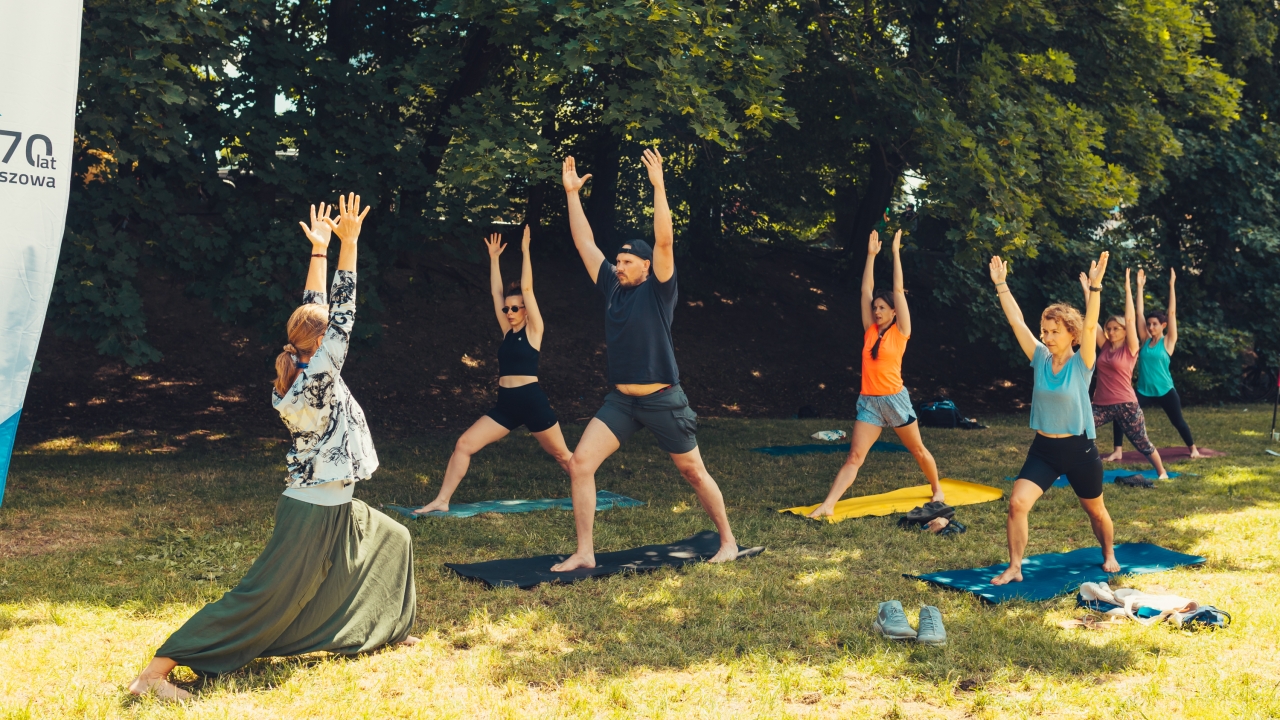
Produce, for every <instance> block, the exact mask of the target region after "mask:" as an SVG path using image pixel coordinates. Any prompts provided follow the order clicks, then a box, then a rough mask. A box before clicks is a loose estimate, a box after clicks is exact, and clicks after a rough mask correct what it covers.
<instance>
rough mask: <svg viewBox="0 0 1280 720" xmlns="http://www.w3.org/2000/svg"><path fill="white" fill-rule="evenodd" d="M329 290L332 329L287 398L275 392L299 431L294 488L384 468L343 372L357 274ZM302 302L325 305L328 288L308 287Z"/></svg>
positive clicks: (292, 464)
mask: <svg viewBox="0 0 1280 720" xmlns="http://www.w3.org/2000/svg"><path fill="white" fill-rule="evenodd" d="M329 294H330V295H332V297H333V302H332V303H331V304H330V305H329V329H328V330H327V331H325V335H324V340H322V341H321V342H320V348H319V349H318V350H316V353H315V354H314V355H312V356H311V361H310V362H308V363H307V367H305V368H304V369H303V370H302V372H300V373H298V377H297V379H296V380H294V381H293V385H292V386H290V387H289V390H288V391H287V392H286V393H285V394H284V397H281V396H280V395H279V394H278V393H277V392H276V391H275V390H274V389H273V390H272V391H271V405H272V407H274V408H275V409H276V412H279V413H280V418H281V419H282V420H284V424H285V427H287V428H289V434H290V435H292V436H293V446H292V447H291V448H289V455H288V465H289V485H288V487H290V488H305V487H313V486H316V485H322V484H324V483H328V482H333V481H335V480H350V481H356V480H367V479H369V477H371V476H372V475H373V471H374V470H376V469H378V454H377V453H376V452H375V451H374V449H373V438H372V437H370V436H369V424H368V423H367V422H366V421H365V419H364V411H363V410H361V409H360V405H359V404H357V403H356V401H355V398H353V397H351V391H350V390H348V389H347V384H346V383H345V382H343V381H342V375H341V373H342V364H343V363H344V362H345V361H346V359H347V347H348V346H349V345H350V343H351V325H352V323H353V322H354V321H355V317H356V274H355V273H354V272H348V271H346V270H339V271H338V272H337V273H336V274H335V275H334V276H333V286H332V288H330V293H329ZM302 302H303V304H304V305H305V304H307V303H316V304H319V305H323V304H325V297H324V293H322V292H316V291H314V290H307V291H304V292H303V294H302Z"/></svg>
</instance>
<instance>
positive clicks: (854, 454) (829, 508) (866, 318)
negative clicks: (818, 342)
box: [809, 230, 943, 518]
mask: <svg viewBox="0 0 1280 720" xmlns="http://www.w3.org/2000/svg"><path fill="white" fill-rule="evenodd" d="M880 245H881V243H880V235H879V233H877V232H876V231H874V230H872V231H871V240H870V241H869V242H868V243H867V265H866V268H865V269H864V270H863V271H862V327H863V330H865V331H866V332H865V333H864V334H863V343H862V395H861V396H859V397H858V418H857V420H855V421H854V423H853V438H852V442H851V443H850V447H849V458H848V459H847V460H845V463H844V467H842V468H840V472H839V473H837V474H836V479H835V482H833V483H831V491H830V492H828V493H827V499H826V500H823V501H822V504H821V505H819V506H818V508H817V509H816V510H814V511H813V512H811V513H809V517H812V518H820V517H824V516H828V515H833V514H834V513H835V507H836V502H838V501H839V500H840V498H841V497H842V496H843V495H844V493H845V491H846V490H848V489H849V486H850V485H852V484H853V481H854V480H856V479H857V478H858V470H859V469H860V468H861V467H862V463H863V461H864V460H866V457H867V452H868V451H869V450H871V446H872V445H874V444H875V442H876V440H877V439H878V438H879V437H880V431H881V430H882V429H884V428H887V427H891V428H893V430H894V432H896V433H898V438H899V439H900V440H901V441H902V444H903V445H905V446H906V448H907V450H908V451H910V452H911V454H912V455H913V456H914V457H915V459H916V462H917V463H919V465H920V469H921V470H923V471H924V474H925V477H927V478H928V479H929V485H930V486H932V487H933V500H932V502H934V503H941V502H942V500H943V497H942V485H941V484H939V482H938V465H937V463H935V462H934V461H933V455H931V454H930V453H929V450H928V448H926V447H925V446H924V441H923V440H921V439H920V425H919V424H918V423H917V422H916V416H915V410H914V409H913V408H912V406H911V396H910V395H908V394H907V389H906V388H905V387H904V386H903V385H902V355H903V353H904V352H906V349H907V340H908V339H909V338H910V337H911V311H910V310H909V309H908V308H907V296H906V293H905V291H904V290H903V288H902V259H901V258H900V257H899V255H898V253H899V251H900V249H901V248H902V231H901V230H899V231H898V232H897V233H896V234H895V235H894V236H893V292H885V291H881V292H879V293H877V292H875V262H876V255H877V254H878V253H879V252H880ZM926 509H928V505H926Z"/></svg>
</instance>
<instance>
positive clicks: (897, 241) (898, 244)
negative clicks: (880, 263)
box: [893, 229, 902, 254]
mask: <svg viewBox="0 0 1280 720" xmlns="http://www.w3.org/2000/svg"><path fill="white" fill-rule="evenodd" d="M901 249H902V230H901V229H899V230H898V232H896V233H894V234H893V252H894V254H897V252H898V251H899V250H901Z"/></svg>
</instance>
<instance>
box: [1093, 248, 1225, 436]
mask: <svg viewBox="0 0 1280 720" xmlns="http://www.w3.org/2000/svg"><path fill="white" fill-rule="evenodd" d="M1177 280H1178V276H1177V273H1175V272H1174V270H1173V269H1172V268H1170V269H1169V310H1168V312H1167V313H1162V312H1159V311H1156V312H1153V313H1151V314H1149V315H1144V314H1143V308H1142V299H1143V291H1142V290H1143V286H1144V285H1146V283H1147V274H1146V273H1145V272H1143V271H1141V270H1139V271H1138V338H1139V339H1140V340H1141V341H1142V345H1141V347H1140V348H1139V349H1138V366H1137V371H1138V383H1137V387H1136V388H1135V389H1136V390H1137V391H1138V405H1139V406H1140V407H1149V406H1151V405H1159V406H1160V407H1161V408H1163V409H1164V414H1165V415H1167V416H1168V417H1169V422H1170V423H1172V424H1173V427H1174V429H1175V430H1177V431H1178V435H1180V436H1181V437H1182V442H1183V444H1185V445H1186V446H1187V450H1188V451H1189V453H1190V456H1191V457H1193V458H1199V457H1203V456H1202V455H1201V454H1200V449H1199V448H1197V447H1196V441H1195V438H1194V437H1192V435H1191V427H1190V426H1188V425H1187V421H1186V419H1185V418H1184V417H1182V398H1180V397H1178V391H1177V390H1176V389H1175V388H1174V387H1173V375H1172V374H1171V373H1170V372H1169V359H1170V357H1169V356H1171V355H1173V351H1174V348H1175V347H1177V345H1178V317H1177V305H1178V302H1177V300H1178V298H1177V295H1176V293H1175V292H1174V283H1176V282H1177ZM1114 439H1115V447H1119V446H1120V444H1121V443H1122V442H1123V441H1124V439H1123V436H1121V435H1120V434H1119V433H1118V432H1117V433H1116V435H1115V438H1114ZM1107 459H1108V460H1119V459H1120V458H1119V456H1117V455H1114V454H1113V455H1112V456H1110V457H1108V458H1107Z"/></svg>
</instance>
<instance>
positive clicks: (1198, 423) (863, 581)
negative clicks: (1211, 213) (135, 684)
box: [0, 406, 1280, 718]
mask: <svg viewBox="0 0 1280 720" xmlns="http://www.w3.org/2000/svg"><path fill="white" fill-rule="evenodd" d="M1269 411H1270V408H1264V407H1262V406H1251V407H1248V409H1247V410H1245V408H1244V407H1242V406H1232V407H1225V408H1192V409H1190V410H1189V412H1188V419H1189V422H1190V423H1191V426H1192V428H1193V429H1194V430H1195V432H1196V435H1197V439H1198V440H1199V441H1200V442H1202V443H1203V444H1204V445H1207V446H1209V447H1212V448H1215V449H1219V450H1225V451H1227V452H1229V453H1230V455H1229V456H1228V457H1224V458H1216V459H1211V460H1201V461H1198V462H1195V463H1183V464H1181V465H1178V466H1177V467H1176V469H1178V470H1182V471H1184V472H1191V473H1197V475H1194V476H1184V477H1182V478H1179V479H1177V480H1173V481H1170V482H1163V483H1160V484H1159V485H1158V487H1157V488H1156V489H1154V490H1137V489H1129V488H1116V487H1113V486H1107V492H1106V499H1107V505H1108V507H1109V509H1110V511H1111V514H1112V516H1113V518H1114V519H1115V524H1116V540H1117V542H1153V543H1158V544H1160V545H1163V546H1165V547H1168V548H1172V549H1175V550H1179V551H1182V552H1190V553H1195V554H1199V555H1204V556H1206V557H1207V558H1208V563H1207V564H1206V565H1205V566H1203V567H1199V568H1191V569H1183V570H1178V571H1173V572H1167V573H1160V574H1154V575H1144V576H1140V577H1135V578H1132V579H1131V580H1129V581H1125V582H1124V584H1127V585H1131V586H1134V587H1139V588H1143V589H1164V590H1166V591H1168V592H1172V593H1176V594H1179V595H1185V596H1188V597H1192V598H1195V599H1198V600H1200V601H1201V602H1204V603H1208V604H1213V605H1216V606H1218V607H1220V608H1223V609H1225V610H1227V611H1228V612H1230V613H1232V615H1234V617H1235V623H1234V624H1233V625H1232V626H1231V628H1230V629H1228V630H1226V631H1219V632H1199V633H1192V632H1184V631H1179V630H1177V629H1175V628H1173V627H1171V626H1167V625H1166V626H1154V627H1143V626H1140V625H1138V624H1136V623H1131V624H1129V625H1126V626H1124V627H1121V628H1117V629H1113V630H1109V631H1086V630H1061V629H1059V628H1058V627H1057V624H1056V623H1057V622H1058V621H1060V620H1063V619H1066V618H1071V617H1079V616H1081V615H1082V613H1080V611H1078V610H1077V609H1076V608H1075V607H1074V598H1073V597H1064V598H1060V599H1057V600H1054V601H1051V602H1045V603H1035V604H1020V603H1014V604H1008V605H1001V606H998V607H991V606H985V605H983V604H982V603H981V602H979V601H978V600H976V599H975V598H973V597H971V596H968V595H963V594H960V593H953V592H946V591H942V590H939V589H935V588H933V587H930V586H927V585H925V584H924V583H921V582H917V581H913V580H908V579H905V578H903V577H902V573H904V572H913V573H914V572H931V571H935V570H944V569H955V568H963V567H973V566H979V565H987V564H991V563H996V562H1002V561H1004V560H1006V559H1007V557H1006V550H1005V539H1004V512H1005V507H1004V503H1003V502H993V503H987V504H985V505H977V506H970V507H962V508H960V509H959V511H958V515H957V517H958V518H959V519H960V520H961V521H963V522H965V523H966V524H967V525H968V526H969V532H968V533H966V534H964V535H961V536H959V537H956V538H936V537H931V536H923V537H922V536H920V535H918V534H915V533H907V532H904V531H901V530H898V529H897V528H896V527H895V526H894V519H893V518H873V519H861V520H849V521H846V522H843V523H840V524H836V525H826V524H818V523H813V522H809V521H806V520H803V519H800V518H796V517H792V516H782V515H779V514H778V513H776V512H773V509H776V508H782V507H789V506H792V505H798V504H804V503H815V502H818V501H819V500H821V498H822V497H823V495H824V494H825V493H826V490H827V487H828V486H829V483H830V482H831V479H832V478H833V476H834V474H835V472H836V469H837V468H838V467H839V465H840V464H841V462H842V460H843V457H842V456H840V455H808V456H798V457H786V458H771V457H768V456H765V455H761V454H757V453H751V452H749V449H750V448H752V447H755V446H758V445H764V444H798V443H803V442H811V441H809V440H808V439H807V436H808V434H809V433H811V432H813V431H815V430H819V429H824V428H831V427H842V426H846V423H843V422H841V423H833V422H831V421H821V420H813V421H808V420H806V421H795V420H792V421H739V420H722V419H712V420H705V421H704V422H703V424H702V430H701V432H700V435H699V437H700V441H701V445H702V451H703V454H704V456H705V458H706V460H707V464H708V467H709V468H710V470H711V472H712V474H713V475H714V476H715V477H716V479H717V480H718V481H719V483H720V486H721V488H722V489H723V491H724V495H725V499H726V501H727V503H728V505H729V514H730V519H731V520H732V522H733V524H734V530H735V532H736V533H737V535H738V538H739V541H740V542H741V544H743V545H748V546H751V545H766V546H767V547H768V550H766V552H765V553H764V554H763V555H761V556H759V557H757V558H754V559H750V560H745V561H742V562H738V563H731V564H728V565H723V566H707V565H699V566H694V567H692V568H689V569H686V570H685V571H680V572H676V571H663V572H658V573H653V574H648V575H630V576H617V577H612V578H607V579H603V580H598V581H588V582H583V583H580V584H577V585H573V586H542V587H539V588H537V589H534V590H531V591H522V590H514V589H504V590H486V589H484V587H483V586H481V585H479V584H476V583H471V582H464V581H462V580H460V579H458V578H457V577H455V576H453V575H452V574H451V573H449V572H448V571H446V570H445V569H444V568H443V567H442V564H443V563H445V562H449V561H461V562H467V561H478V560H485V559H492V558H500V557H512V556H519V555H534V554H544V553H551V552H569V551H571V550H572V548H573V526H572V521H571V516H570V515H569V513H567V512H563V511H549V512H540V513H531V514H526V515H489V516H479V517H476V518H471V519H463V520H458V519H449V518H441V519H424V520H418V521H414V522H409V523H408V524H409V526H410V529H411V532H412V533H413V537H414V541H415V559H416V563H417V568H416V572H417V580H418V598H419V612H418V625H417V627H416V631H415V632H416V634H418V635H420V636H422V637H423V638H424V642H423V643H422V644H420V645H419V646H417V647H415V648H402V649H394V650H386V651H383V652H378V653H374V654H371V655H367V656H362V657H357V658H337V657H330V656H307V657H302V658H292V659H274V660H259V661H256V662H254V663H252V664H251V665H249V666H248V667H247V668H245V669H244V670H242V671H240V672H236V673H233V674H231V675H228V676H224V677H221V678H219V679H216V680H211V681H208V682H206V683H204V684H200V683H198V682H197V680H196V678H195V677H194V676H193V675H192V674H191V673H190V671H188V670H186V669H185V668H182V669H179V671H178V672H177V673H176V674H175V677H176V678H177V679H179V680H182V681H186V682H187V683H188V684H187V687H189V688H191V689H193V690H196V691H197V696H196V699H195V700H194V701H193V702H191V703H189V704H187V705H185V706H171V707H166V706H163V705H161V704H159V703H157V702H156V701H154V700H152V699H141V700H138V699H133V698H131V697H130V696H129V695H128V694H127V692H126V691H125V690H124V685H125V684H126V683H127V682H128V681H129V680H130V679H131V678H132V677H133V676H134V674H136V673H137V672H138V671H139V670H140V669H141V668H142V666H143V665H144V664H145V663H146V662H147V660H148V659H149V658H150V656H151V654H152V653H153V652H154V650H155V648H157V647H158V646H159V645H160V643H162V642H163V641H164V639H165V638H166V637H167V636H168V634H169V633H171V632H172V631H173V630H175V629H177V627H178V626H179V625H180V624H181V623H182V622H183V620H185V619H186V618H187V617H188V616H189V615H191V614H192V613H193V612H194V611H195V610H196V609H198V608H199V607H200V606H201V605H202V604H203V603H206V602H209V601H211V600H214V599H216V598H217V597H218V596H219V595H220V594H221V593H223V592H224V591H225V590H227V589H228V588H230V587H231V586H232V585H234V584H235V582H236V581H237V580H238V579H239V578H240V576H241V575H242V574H243V572H244V570H245V568H247V566H248V565H249V564H250V563H251V562H252V560H253V558H254V557H255V556H256V554H257V553H258V552H259V550H260V549H261V548H262V546H263V545H264V544H265V542H266V540H267V537H268V536H269V534H270V532H271V527H270V523H271V519H272V514H273V512H274V506H275V503H276V499H277V496H278V494H279V491H280V489H281V485H282V483H281V478H282V477H283V475H284V462H283V456H284V446H283V445H282V444H280V443H278V442H275V441H269V440H261V439H254V438H234V437H233V438H223V439H209V440H208V441H207V443H205V447H202V448H196V449H190V450H184V451H181V452H176V453H169V454H145V453H143V452H138V451H133V450H131V448H130V445H129V442H128V437H127V436H125V437H103V438H67V439H64V440H59V441H51V442H46V443H43V444H41V445H38V446H35V447H29V448H24V449H22V450H21V451H20V452H19V453H18V454H17V455H15V457H14V459H13V466H12V470H11V472H10V487H9V490H8V494H7V496H6V497H5V499H4V500H5V504H4V507H3V508H0V718H28V717H41V718H68V717H104V718H105V717H183V718H186V717H192V718H194V717H218V718H247V717H253V718H304V717H305V718H313V717H314V718H318V717H333V718H363V717H368V718H384V717H432V718H434V717H474V716H485V717H602V716H603V717H644V718H651V717H679V718H686V717H748V716H750V717H760V716H763V717H809V716H817V717H842V718H843V717H876V718H881V717H899V718H901V717H910V718H916V717H921V718H928V717H990V718H1004V717H1023V716H1054V717H1084V718H1092V717H1099V718H1104V717H1126V718H1127V717H1133V718H1172V717H1194V718H1224V717H1230V718H1253V717H1277V716H1280V694H1278V693H1280V690H1278V688H1280V685H1278V683H1280V652H1278V651H1277V639H1278V638H1280V609H1278V606H1277V602H1276V599H1277V598H1280V575H1277V573H1276V571H1277V569H1278V565H1280V532H1278V530H1277V528H1280V482H1278V480H1280V458H1275V457H1271V456H1269V455H1265V454H1263V452H1262V450H1263V448H1264V447H1265V446H1266V444H1265V443H1266V438H1265V433H1266V429H1267V426H1268V424H1269V422H1270V412H1269ZM1149 420H1150V424H1151V425H1152V431H1153V435H1154V439H1155V440H1156V442H1157V444H1158V445H1170V444H1176V443H1177V437H1176V435H1175V434H1174V432H1173V430H1172V428H1171V427H1169V424H1168V422H1167V421H1166V419H1165V418H1164V416H1163V414H1162V413H1160V412H1159V411H1158V410H1157V411H1156V412H1155V413H1154V414H1152V415H1149ZM987 422H989V423H990V424H992V428H991V429H989V430H982V431H970V432H966V431H959V430H954V431H947V430H927V429H926V430H925V440H926V443H927V444H928V445H929V447H930V448H931V449H932V451H933V453H934V455H935V456H936V457H937V459H938V464H939V467H940V468H941V469H942V472H943V475H944V476H947V477H954V478H959V479H965V480H971V481H976V482H982V483H988V484H993V485H996V486H998V487H1001V488H1003V489H1005V490H1006V492H1007V490H1008V488H1009V486H1010V485H1009V483H1008V482H1005V481H1004V480H1003V478H1004V477H1005V476H1008V475H1012V474H1014V473H1015V472H1016V471H1017V470H1018V468H1019V467H1020V465H1021V463H1022V460H1023V455H1024V452H1025V450H1026V448H1027V446H1028V444H1029V443H1030V441H1031V431H1029V430H1027V429H1026V418H1025V416H1018V417H1014V416H1011V417H1005V418H996V419H995V420H988V421H987ZM846 429H847V427H846ZM580 432H581V427H569V428H566V434H567V435H568V436H569V440H570V447H572V445H573V443H574V442H576V439H577V436H578V434H579V433H580ZM888 435H889V434H888V433H886V437H885V439H886V440H887V439H891V438H890V437H889V436H888ZM1100 435H1102V436H1103V437H1106V438H1110V428H1104V429H1103V432H1102V433H1100ZM377 439H378V438H377V437H376V436H375V441H376V440H377ZM453 439H454V438H453V437H452V436H451V435H444V434H439V435H431V436H427V437H423V438H420V439H419V440H416V441H413V442H391V441H383V442H381V443H380V444H379V445H378V451H379V456H380V458H381V461H382V469H380V470H379V471H378V472H377V474H376V475H375V477H374V479H373V480H372V481H370V482H367V483H361V484H360V486H359V488H358V489H357V491H356V496H357V497H359V498H361V499H363V500H364V501H366V502H368V503H370V504H372V505H376V504H377V503H382V502H395V503H400V504H407V503H411V502H413V503H421V502H426V501H427V500H430V499H431V498H432V497H434V495H435V489H436V487H438V484H439V481H440V476H441V473H442V472H443V469H444V466H445V462H446V460H447V458H448V454H449V452H450V450H451V449H452V443H453ZM921 482H923V479H922V477H921V475H920V473H919V470H918V469H917V468H916V466H915V463H914V462H913V460H912V459H911V457H910V456H909V455H905V454H902V455H899V454H873V455H872V456H871V458H870V460H869V461H868V463H867V465H866V466H865V467H864V471H863V474H862V477H861V478H859V481H858V482H857V483H856V484H855V485H854V490H853V492H854V493H857V494H867V493H872V492H881V491H885V490H890V489H894V488H897V487H901V486H903V485H908V484H919V483H921ZM598 485H599V487H600V489H603V490H611V491H614V492H618V493H622V494H624V495H629V496H632V497H635V498H639V499H641V500H644V501H647V502H648V505H647V506H645V507H642V508H635V509H625V510H611V511H607V512H603V513H600V515H599V516H598V518H597V521H596V547H597V550H598V551H607V550H615V549H622V548H626V547H632V546H636V545H643V544H649V543H655V542H666V541H672V540H677V539H681V538H684V537H687V536H689V535H692V534H694V533H695V532H697V531H700V530H703V529H710V528H711V524H710V521H709V520H708V519H707V517H706V516H705V515H704V514H703V513H702V511H701V510H700V509H699V508H698V505H697V501H696V499H695V498H694V496H693V494H692V492H690V491H689V489H688V487H687V486H686V485H685V484H684V482H683V481H682V480H681V479H680V477H679V476H678V475H677V474H676V473H675V471H674V469H673V468H672V466H671V463H670V461H669V460H667V458H666V457H665V456H664V455H662V454H661V453H660V452H659V450H658V448H657V446H656V445H655V444H654V442H653V440H652V437H651V436H650V435H648V434H647V433H642V434H641V435H640V436H638V437H637V438H636V439H635V440H633V441H632V442H631V443H630V444H629V445H627V446H626V447H625V448H624V449H623V450H622V451H621V452H619V453H618V454H617V455H615V456H614V458H613V459H612V460H610V461H609V462H608V463H606V465H605V467H604V468H602V470H601V472H600V474H599V476H598ZM567 491H568V482H567V478H565V477H563V476H562V475H561V474H560V471H559V468H558V467H557V466H556V465H555V464H554V463H553V462H552V461H551V460H550V459H549V458H547V457H546V456H545V455H543V454H542V453H541V451H540V450H539V449H538V447H537V444H536V442H535V441H534V440H533V438H531V437H529V436H528V435H527V434H523V433H520V434H517V435H515V436H513V437H511V438H508V439H507V440H505V441H503V442H502V443H500V444H498V445H496V446H491V447H490V448H488V449H486V450H485V451H483V452H481V453H480V454H479V455H478V456H477V457H476V459H475V462H474V463H473V464H472V467H471V473H470V475H469V477H468V478H467V480H466V481H465V482H464V483H463V485H462V487H461V488H460V490H459V492H458V494H457V496H456V497H455V500H456V501H458V502H469V501H474V500H483V499H498V498H508V497H526V498H530V497H563V496H565V495H567ZM1093 543H1094V539H1093V536H1092V535H1091V533H1090V531H1089V527H1088V523H1087V521H1086V519H1085V516H1084V514H1083V513H1082V512H1081V511H1080V510H1079V507H1078V505H1077V503H1076V501H1075V497H1074V495H1073V494H1072V493H1071V491H1070V490H1069V489H1065V488H1063V489H1054V490H1052V491H1051V492H1050V493H1049V494H1048V495H1047V496H1046V497H1044V498H1043V499H1042V500H1041V501H1040V503H1039V504H1038V506H1037V507H1036V509H1035V511H1034V512H1033V513H1032V516H1031V546H1030V548H1029V553H1039V552H1058V551H1065V550H1070V549H1074V548H1078V547H1082V546H1088V545H1091V544H1093ZM894 598H896V599H899V600H901V601H902V603H903V605H904V606H905V607H906V608H907V611H908V616H910V617H911V618H912V620H913V621H914V619H915V615H916V613H917V611H918V609H919V607H920V606H921V605H922V604H933V605H937V606H938V607H939V608H940V609H941V610H942V613H943V617H944V619H945V622H946V626H947V631H948V635H949V637H950V643H949V644H948V645H947V647H945V648H936V649H935V648H927V647H923V646H915V645H910V644H892V643H889V642H886V641H884V640H881V639H880V638H879V637H877V636H876V635H875V634H873V632H872V629H871V621H872V618H873V616H874V613H875V610H876V605H877V603H878V601H881V600H887V599H894Z"/></svg>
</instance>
